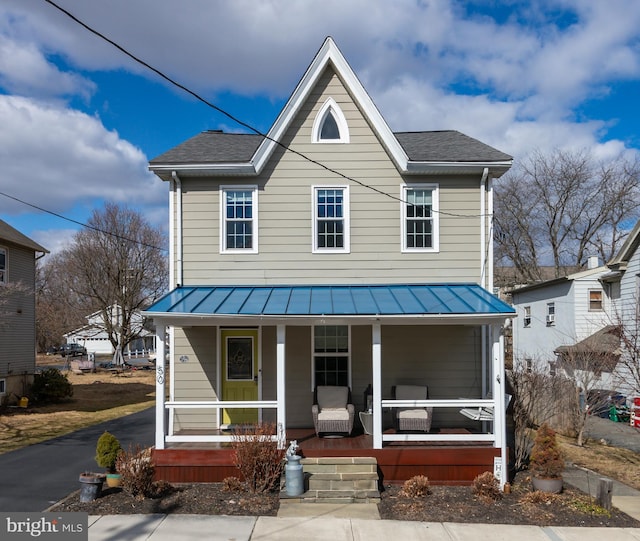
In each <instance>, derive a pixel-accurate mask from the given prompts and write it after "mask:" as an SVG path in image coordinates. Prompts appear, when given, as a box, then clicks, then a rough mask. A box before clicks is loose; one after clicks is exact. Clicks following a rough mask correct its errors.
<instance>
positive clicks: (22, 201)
mask: <svg viewBox="0 0 640 541" xmlns="http://www.w3.org/2000/svg"><path fill="white" fill-rule="evenodd" d="M0 195H3V196H4V197H7V198H9V199H13V200H14V201H17V202H18V203H22V204H23V205H27V206H28V207H31V208H34V209H36V210H39V211H41V212H44V213H46V214H51V216H55V217H56V218H60V219H62V220H66V221H67V222H71V223H74V224H77V225H80V226H82V227H86V228H87V229H91V230H93V231H97V232H98V233H102V234H103V235H110V236H112V237H114V238H116V239H118V240H124V241H127V242H132V243H134V244H138V245H140V246H144V247H145V248H152V249H154V250H160V251H162V252H166V251H167V249H166V248H160V247H159V246H154V245H153V244H147V243H146V242H143V241H140V240H136V239H130V238H128V237H125V236H123V235H118V234H117V233H113V232H112V231H106V230H104V229H100V228H99V227H95V226H93V225H90V224H86V223H84V222H79V221H78V220H74V219H73V218H68V217H67V216H63V215H62V214H58V213H57V212H53V211H52V210H48V209H45V208H42V207H39V206H38V205H34V204H33V203H29V202H27V201H24V200H22V199H19V198H17V197H14V196H13V195H9V194H8V193H4V192H0Z"/></svg>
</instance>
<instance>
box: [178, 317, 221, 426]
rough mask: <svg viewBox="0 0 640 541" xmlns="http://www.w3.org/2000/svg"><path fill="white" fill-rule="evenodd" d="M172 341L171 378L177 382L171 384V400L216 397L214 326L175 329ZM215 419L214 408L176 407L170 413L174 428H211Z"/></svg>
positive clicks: (211, 398) (210, 398)
mask: <svg viewBox="0 0 640 541" xmlns="http://www.w3.org/2000/svg"><path fill="white" fill-rule="evenodd" d="M174 341H175V344H174V347H175V357H174V363H173V377H174V378H175V381H176V382H179V385H178V384H176V385H175V395H174V399H175V400H177V401H180V400H182V401H185V400H217V394H216V387H217V384H216V377H217V369H216V358H217V351H216V350H217V330H216V328H215V327H191V328H185V329H182V328H176V329H175V331H174ZM185 356H186V357H188V359H187V360H185V361H184V362H182V361H180V358H181V357H183V358H184V357H185ZM216 420H217V415H216V411H215V409H177V410H175V415H174V431H175V432H179V431H180V430H188V429H195V428H199V429H204V430H211V429H214V428H216Z"/></svg>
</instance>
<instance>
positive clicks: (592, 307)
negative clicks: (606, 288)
mask: <svg viewBox="0 0 640 541" xmlns="http://www.w3.org/2000/svg"><path fill="white" fill-rule="evenodd" d="M602 310H603V304H602V289H590V290H589V311H590V312H601V311H602Z"/></svg>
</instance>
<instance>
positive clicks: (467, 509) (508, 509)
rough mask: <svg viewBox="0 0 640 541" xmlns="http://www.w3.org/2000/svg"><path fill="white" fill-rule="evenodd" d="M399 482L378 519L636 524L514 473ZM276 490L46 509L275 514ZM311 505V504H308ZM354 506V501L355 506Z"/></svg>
mask: <svg viewBox="0 0 640 541" xmlns="http://www.w3.org/2000/svg"><path fill="white" fill-rule="evenodd" d="M401 489H402V486H400V485H388V486H385V487H384V490H383V491H382V493H381V501H380V503H379V504H378V508H379V511H380V516H381V518H382V519H389V520H412V521H424V522H465V523H490V524H528V525H537V526H587V527H589V526H591V527H621V528H639V527H640V521H637V520H635V519H633V518H631V517H629V516H628V515H626V514H624V513H622V512H621V511H619V510H617V509H615V508H614V509H613V510H612V511H611V512H610V513H609V514H606V513H604V514H603V512H604V510H603V509H601V508H598V507H597V506H596V505H595V502H594V501H593V499H591V498H589V496H587V495H586V494H584V493H583V492H581V491H579V490H577V489H574V488H572V487H569V486H565V489H564V490H563V492H562V493H561V494H559V495H545V496H543V495H542V493H535V494H534V493H532V492H531V489H530V480H529V479H528V477H527V476H526V472H525V474H519V475H518V476H517V477H516V480H515V481H514V484H513V487H512V491H511V493H510V494H503V495H502V498H501V499H499V500H497V501H485V500H483V499H481V498H479V497H477V496H476V495H474V494H473V491H472V488H471V487H469V486H464V487H449V486H447V487H444V486H434V487H431V488H430V490H429V494H428V495H427V496H424V497H415V498H408V497H406V496H404V495H402V493H401ZM279 505H280V500H279V494H277V493H269V494H251V493H248V492H242V491H229V490H225V488H224V486H223V484H222V483H206V484H205V483H202V484H188V485H178V486H174V487H173V488H172V489H169V490H166V491H165V492H164V493H163V494H162V495H161V496H159V497H157V498H145V499H136V498H134V497H132V496H131V495H130V494H128V493H127V492H124V491H122V490H121V489H119V488H115V489H114V488H108V489H106V490H103V492H102V496H101V497H100V498H98V499H97V500H95V501H93V502H89V503H81V502H80V500H79V493H77V492H75V493H73V494H71V495H70V496H69V497H68V498H66V499H65V500H64V501H62V502H60V503H59V504H57V505H56V506H54V507H53V508H52V509H51V510H55V511H57V512H86V513H89V514H91V515H117V514H135V513H143V514H146V513H189V514H203V515H245V516H276V515H277V513H278V508H279ZM309 505H313V504H309ZM354 505H357V504H354Z"/></svg>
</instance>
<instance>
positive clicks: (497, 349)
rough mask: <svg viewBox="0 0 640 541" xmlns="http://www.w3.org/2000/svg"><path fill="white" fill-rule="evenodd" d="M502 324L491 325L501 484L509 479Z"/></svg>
mask: <svg viewBox="0 0 640 541" xmlns="http://www.w3.org/2000/svg"><path fill="white" fill-rule="evenodd" d="M501 331H502V328H501V326H500V325H492V326H491V339H492V360H493V400H494V410H493V411H494V415H493V418H494V426H493V430H494V433H495V443H494V447H499V448H500V458H501V472H502V474H501V478H500V486H501V487H502V486H504V484H505V482H506V481H507V466H508V459H507V431H506V422H505V421H506V409H507V408H506V406H507V404H506V400H505V390H506V381H505V378H506V375H505V372H504V336H503V334H502V332H501Z"/></svg>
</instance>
